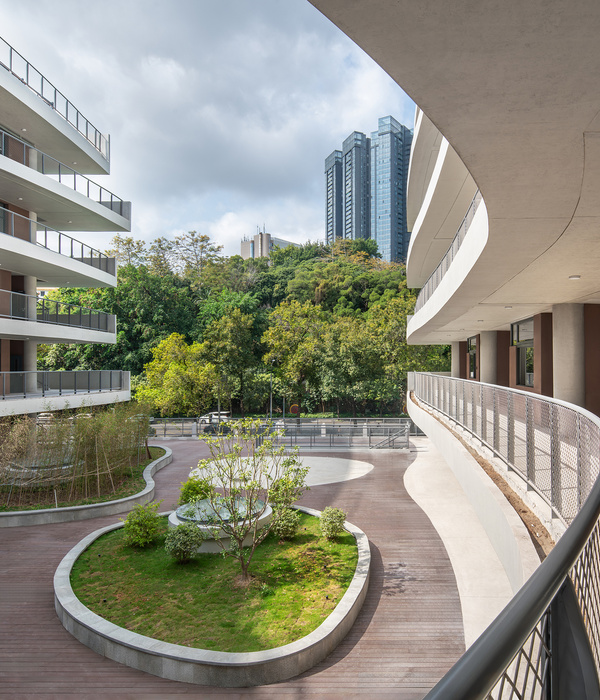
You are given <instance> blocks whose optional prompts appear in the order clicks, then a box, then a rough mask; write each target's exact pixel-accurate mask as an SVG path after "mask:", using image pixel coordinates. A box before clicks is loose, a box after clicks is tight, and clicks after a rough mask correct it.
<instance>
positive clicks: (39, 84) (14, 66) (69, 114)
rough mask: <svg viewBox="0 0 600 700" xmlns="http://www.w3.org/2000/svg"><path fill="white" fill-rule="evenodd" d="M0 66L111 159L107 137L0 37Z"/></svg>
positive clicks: (108, 138)
mask: <svg viewBox="0 0 600 700" xmlns="http://www.w3.org/2000/svg"><path fill="white" fill-rule="evenodd" d="M0 66H2V67H3V68H5V69H6V70H7V71H9V73H12V74H13V75H14V76H15V77H16V78H18V79H19V80H20V81H21V82H22V83H24V84H25V85H27V87H28V88H29V89H30V90H33V92H35V94H36V95H38V96H39V97H41V98H42V100H44V102H45V103H46V104H47V105H48V106H49V107H51V108H52V109H53V110H54V111H55V112H56V113H57V114H59V115H60V116H61V117H62V118H63V119H64V120H65V121H67V122H69V124H70V125H71V126H72V127H73V128H75V129H76V130H77V131H78V132H79V133H80V134H82V135H83V136H84V137H85V138H86V140H87V141H89V142H90V143H91V144H92V146H93V147H94V148H95V149H96V150H97V151H98V152H99V153H101V154H102V155H103V156H104V157H105V158H106V160H110V137H108V136H104V134H102V133H101V132H100V131H98V129H96V127H95V126H94V125H93V124H92V123H91V122H90V121H88V120H87V119H86V118H85V117H84V116H83V114H81V112H80V111H79V110H78V109H76V108H75V106H74V105H73V104H72V103H71V102H69V100H68V99H67V98H66V97H65V96H64V95H63V94H62V92H60V90H58V89H57V88H55V87H54V85H53V84H52V83H51V82H50V81H49V80H48V79H47V78H46V77H45V76H44V75H43V74H42V73H40V72H39V70H37V69H36V68H34V67H33V66H32V65H31V63H29V61H27V60H26V59H25V58H23V56H21V54H20V53H19V52H18V51H16V50H15V49H13V47H12V46H11V45H10V44H8V43H7V42H6V41H4V39H2V38H0Z"/></svg>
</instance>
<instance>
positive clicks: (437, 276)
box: [415, 190, 483, 313]
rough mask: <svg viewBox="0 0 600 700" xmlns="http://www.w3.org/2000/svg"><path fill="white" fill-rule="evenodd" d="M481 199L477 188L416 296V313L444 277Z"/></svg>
mask: <svg viewBox="0 0 600 700" xmlns="http://www.w3.org/2000/svg"><path fill="white" fill-rule="evenodd" d="M482 200H483V197H482V196H481V193H480V192H479V190H477V192H476V193H475V196H474V197H473V201H472V202H471V204H470V205H469V208H468V209H467V213H466V214H465V218H464V219H463V220H462V222H461V224H460V226H459V227H458V231H457V232H456V233H455V234H454V238H453V239H452V243H451V244H450V247H449V248H448V250H447V251H446V252H445V254H444V257H443V258H442V259H441V260H440V263H439V265H438V266H437V267H436V268H435V270H434V271H433V272H432V273H431V275H429V279H428V280H427V282H425V284H424V285H423V287H422V289H421V291H420V292H419V296H418V297H417V303H416V304H415V313H417V311H419V309H421V308H423V306H425V304H426V303H427V302H428V301H429V298H430V297H431V295H432V294H433V293H434V292H435V290H436V289H437V288H438V287H439V284H440V282H441V281H442V279H443V278H444V275H445V274H446V272H448V269H449V267H450V265H451V264H452V261H453V260H454V258H455V257H456V254H457V253H458V251H459V249H460V247H461V245H462V243H463V241H464V240H465V236H466V235H467V232H468V230H469V227H470V226H471V223H472V222H473V218H474V217H475V212H476V211H477V208H478V207H479V204H480V203H481V202H482Z"/></svg>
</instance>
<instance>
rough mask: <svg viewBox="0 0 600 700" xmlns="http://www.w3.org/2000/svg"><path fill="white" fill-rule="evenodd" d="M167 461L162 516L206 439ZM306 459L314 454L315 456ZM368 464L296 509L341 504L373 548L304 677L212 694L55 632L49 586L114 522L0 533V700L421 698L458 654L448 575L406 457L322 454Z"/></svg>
mask: <svg viewBox="0 0 600 700" xmlns="http://www.w3.org/2000/svg"><path fill="white" fill-rule="evenodd" d="M165 444H168V445H169V447H171V448H172V449H173V452H174V460H173V463H172V464H171V465H169V466H168V467H166V468H165V469H163V470H162V471H160V472H159V473H158V474H157V475H156V477H155V478H156V482H157V497H158V498H159V499H160V498H162V499H164V500H163V506H162V508H163V509H168V508H170V507H172V506H173V504H174V503H175V502H176V500H177V497H178V493H179V485H180V482H181V481H184V480H185V479H186V478H187V475H188V473H189V469H190V468H191V467H193V466H195V464H196V463H197V461H198V460H199V459H200V458H201V457H204V456H206V447H205V446H204V445H203V443H201V442H198V441H193V440H170V441H168V442H165ZM311 454H313V455H314V454H318V453H315V452H311ZM322 454H323V456H324V457H327V456H336V457H337V456H346V454H347V455H348V456H351V457H352V458H354V459H363V460H364V461H368V462H371V463H373V464H374V465H375V469H373V471H371V472H370V473H369V474H367V475H366V476H363V477H361V478H360V479H355V480H352V481H348V482H342V483H338V484H327V485H323V486H316V487H313V488H312V489H311V490H310V491H308V492H307V493H306V494H305V496H304V497H303V499H302V503H303V504H304V505H307V506H310V507H313V508H317V509H322V508H324V507H325V506H327V505H334V506H337V507H340V508H343V509H344V510H346V512H347V513H348V519H349V520H350V521H351V522H353V523H355V524H356V525H358V526H359V527H360V528H361V529H362V530H364V531H365V532H366V534H367V536H368V537H369V540H370V542H371V551H372V561H373V568H372V575H371V584H370V588H369V593H368V595H367V599H366V601H365V605H364V606H363V609H362V610H361V612H360V614H359V616H358V619H357V621H356V623H355V625H354V627H353V628H352V630H351V631H350V633H349V634H348V636H347V637H346V639H345V640H344V641H343V642H342V644H340V646H339V647H338V648H337V649H336V650H335V651H334V652H333V653H332V654H330V656H329V657H328V658H327V659H325V660H324V661H322V662H321V663H320V664H318V665H317V666H316V667H315V668H313V669H311V670H310V671H308V672H306V673H304V674H302V675H301V676H298V677H297V678H294V679H291V680H289V681H286V682H284V683H278V684H274V685H271V686H263V687H260V688H243V689H220V688H202V687H199V686H194V685H189V684H186V683H178V682H175V681H168V680H165V679H161V678H156V677H154V676H151V675H149V674H145V673H143V672H141V671H136V670H134V669H130V668H127V667H125V666H122V665H121V664H118V663H116V662H113V661H110V660H109V659H105V658H103V657H100V656H98V655H97V654H95V653H94V652H93V651H91V650H90V649H88V648H87V647H85V646H83V645H82V644H80V643H79V642H78V641H77V640H76V639H74V638H73V637H72V636H71V635H70V634H68V632H66V631H65V630H64V629H63V627H62V626H61V624H60V622H59V621H58V618H57V616H56V614H55V612H54V601H53V592H52V578H53V575H54V571H55V569H56V567H57V566H58V564H59V562H60V560H61V559H62V557H63V556H64V554H65V553H66V552H67V551H68V550H69V549H70V548H71V547H72V546H74V545H75V544H76V543H77V542H78V541H79V540H80V539H81V538H82V537H83V536H84V535H86V534H87V533H89V532H91V531H92V530H95V529H97V528H98V527H101V526H103V525H105V524H108V523H110V522H115V520H116V518H114V517H113V518H99V519H96V520H89V521H84V522H80V523H61V524H57V525H49V526H35V527H21V528H9V529H3V530H0V562H1V567H0V697H10V698H23V699H26V698H29V697H32V698H33V697H36V698H43V699H44V700H51V699H52V698H55V697H56V698H64V697H77V698H87V697H89V698H94V699H97V698H104V697H105V698H142V697H143V698H148V697H157V698H161V700H162V699H167V698H170V697H173V698H175V697H177V698H178V697H181V696H182V695H190V694H192V695H198V696H201V697H202V698H211V697H215V698H223V697H227V698H231V699H232V700H233V699H235V698H249V697H257V698H258V697H260V698H263V697H278V698H280V697H282V698H300V697H302V698H308V697H311V698H312V697H315V698H317V697H318V698H329V699H331V700H336V699H337V698H340V700H341V699H342V698H343V699H344V700H347V699H348V698H358V697H364V695H365V694H366V693H368V692H371V693H372V694H374V695H375V696H376V697H378V698H395V699H399V700H417V699H418V698H422V697H423V696H424V695H425V694H426V693H427V691H428V690H429V689H430V688H431V687H432V686H433V685H434V684H435V683H436V682H437V680H438V679H439V678H440V677H441V676H442V675H443V674H444V673H445V671H446V670H447V669H448V668H450V666H451V665H452V664H453V663H454V661H456V659H457V658H458V657H459V656H460V655H461V653H462V652H463V651H464V638H463V628H462V617H461V611H460V602H459V598H458V592H457V589H456V582H455V578H454V573H453V571H452V567H451V565H450V562H449V560H448V557H447V555H446V552H445V550H444V547H443V545H442V543H441V541H440V539H439V537H438V536H437V533H436V532H435V530H434V529H433V527H432V525H431V523H430V522H429V519H428V518H427V517H426V516H425V515H424V513H423V512H422V511H421V510H420V509H419V508H418V506H417V505H416V504H415V503H414V502H413V501H412V500H411V499H410V497H409V496H408V494H407V492H406V490H405V489H404V484H403V475H404V471H405V470H406V468H407V466H408V465H409V464H410V461H411V459H412V457H411V456H410V455H407V454H400V453H393V452H388V451H385V452H375V451H371V452H369V451H362V452H357V451H353V452H352V453H346V452H342V451H339V452H336V453H332V452H326V453H322Z"/></svg>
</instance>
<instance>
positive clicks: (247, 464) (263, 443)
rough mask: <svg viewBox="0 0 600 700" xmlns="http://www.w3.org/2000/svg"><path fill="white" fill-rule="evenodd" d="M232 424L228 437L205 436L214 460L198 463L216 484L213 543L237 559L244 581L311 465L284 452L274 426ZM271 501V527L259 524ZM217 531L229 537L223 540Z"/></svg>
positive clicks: (300, 490)
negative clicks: (303, 464) (273, 428)
mask: <svg viewBox="0 0 600 700" xmlns="http://www.w3.org/2000/svg"><path fill="white" fill-rule="evenodd" d="M228 426H230V427H231V428H232V430H231V433H229V434H228V435H227V437H226V438H217V437H214V438H211V437H207V438H206V443H207V445H208V447H209V450H210V453H211V459H206V460H202V461H201V462H199V464H198V469H199V470H200V476H201V477H202V478H204V479H206V480H207V481H209V482H210V483H211V484H212V486H213V491H212V492H211V493H210V494H209V496H208V499H209V501H210V504H211V506H212V508H213V510H214V513H215V514H214V517H213V523H212V524H213V530H214V534H215V540H216V542H217V543H218V545H219V546H220V547H221V548H222V550H223V554H224V555H225V556H230V557H232V558H234V559H237V560H238V561H239V563H240V568H241V577H242V579H243V580H247V579H248V578H249V575H248V567H249V566H250V561H251V560H252V556H253V555H254V552H255V550H256V548H257V547H258V545H259V544H260V543H261V542H263V540H264V539H265V538H266V537H267V535H268V534H269V532H270V531H271V529H272V528H273V527H274V526H275V524H276V523H277V522H278V519H279V518H281V517H282V513H283V512H284V506H287V505H289V504H290V503H293V502H294V501H295V500H297V499H298V498H300V496H301V495H302V493H303V492H304V489H305V487H306V486H305V479H306V474H307V473H308V467H303V466H302V463H301V462H300V460H299V459H298V450H297V448H296V449H295V450H294V451H292V452H291V453H289V454H286V451H285V447H284V446H279V447H278V446H277V445H276V444H275V441H274V437H276V436H278V434H279V433H278V432H277V431H275V432H272V429H271V426H267V427H261V423H260V421H257V420H240V421H236V422H232V423H228ZM267 501H269V503H268V505H270V506H271V508H272V509H273V516H272V518H271V520H270V522H269V523H268V524H267V525H265V526H260V525H259V520H260V518H261V517H262V516H263V514H264V513H265V511H266V509H267ZM219 531H223V532H224V533H225V534H226V535H227V536H228V537H227V538H225V539H221V538H219V537H218V536H217V535H218V534H219ZM227 539H228V540H229V542H228V541H227ZM244 541H246V543H247V546H246V547H244ZM228 545H229V546H228Z"/></svg>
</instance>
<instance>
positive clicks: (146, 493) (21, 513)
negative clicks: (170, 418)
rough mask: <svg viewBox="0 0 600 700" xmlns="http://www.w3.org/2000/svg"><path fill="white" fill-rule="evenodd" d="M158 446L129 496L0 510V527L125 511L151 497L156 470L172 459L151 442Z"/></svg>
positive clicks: (44, 522) (96, 516)
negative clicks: (62, 505) (157, 453)
mask: <svg viewBox="0 0 600 700" xmlns="http://www.w3.org/2000/svg"><path fill="white" fill-rule="evenodd" d="M152 447H160V448H162V449H163V450H164V451H165V454H164V455H163V456H162V457H159V458H158V459H155V460H154V462H150V464H149V465H148V466H147V467H146V468H145V469H144V473H143V477H144V479H145V481H146V487H145V488H144V489H143V490H142V491H140V492H139V493H134V494H133V496H127V498H120V499H119V500H117V501H105V502H104V503H91V504H90V505H87V506H67V507H66V508H45V509H43V510H18V511H8V512H6V513H0V528H2V527H23V526H26V525H49V524H52V523H67V522H73V521H76V520H90V519H91V518H100V517H102V516H104V515H119V514H120V513H127V512H129V511H130V510H131V509H132V508H133V507H134V506H135V505H136V504H137V503H141V504H144V503H148V502H149V501H151V500H152V499H153V498H154V489H155V484H154V479H153V478H152V477H153V476H154V474H156V472H157V471H159V470H160V469H162V468H163V467H166V466H167V464H170V463H171V461H172V460H173V451H172V450H171V449H170V448H169V447H165V446H164V445H152Z"/></svg>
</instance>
